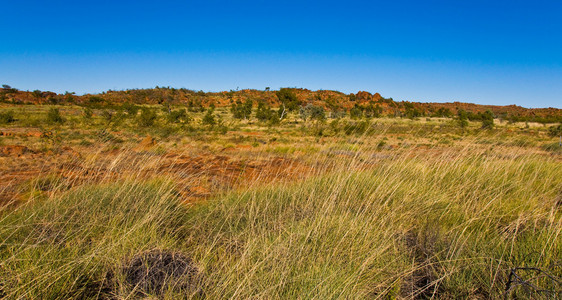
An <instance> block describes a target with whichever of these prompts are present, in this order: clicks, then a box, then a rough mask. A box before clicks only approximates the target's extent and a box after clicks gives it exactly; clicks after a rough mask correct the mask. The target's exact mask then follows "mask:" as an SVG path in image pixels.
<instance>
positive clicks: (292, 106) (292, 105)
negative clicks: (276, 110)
mask: <svg viewBox="0 0 562 300" xmlns="http://www.w3.org/2000/svg"><path fill="white" fill-rule="evenodd" d="M275 94H276V95H277V98H278V99H279V103H281V105H282V106H283V107H284V108H285V109H286V110H288V111H296V110H297V109H298V108H299V105H300V104H301V103H300V101H299V100H298V99H297V95H295V93H294V92H293V90H291V89H289V88H282V89H280V90H279V91H277V92H276V93H275Z"/></svg>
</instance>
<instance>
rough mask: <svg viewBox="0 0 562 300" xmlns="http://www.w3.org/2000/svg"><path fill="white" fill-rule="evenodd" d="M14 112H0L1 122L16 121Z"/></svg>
mask: <svg viewBox="0 0 562 300" xmlns="http://www.w3.org/2000/svg"><path fill="white" fill-rule="evenodd" d="M15 121H16V119H15V117H14V112H13V111H11V110H9V111H7V112H2V113H0V124H10V123H13V122H15Z"/></svg>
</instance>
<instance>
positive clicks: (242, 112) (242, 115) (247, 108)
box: [230, 99, 254, 119]
mask: <svg viewBox="0 0 562 300" xmlns="http://www.w3.org/2000/svg"><path fill="white" fill-rule="evenodd" d="M253 105H254V101H252V100H251V99H248V100H246V101H245V102H244V103H242V101H240V100H236V102H235V103H232V106H231V107H230V112H231V113H232V116H233V117H234V118H236V119H249V118H250V116H251V114H252V106H253Z"/></svg>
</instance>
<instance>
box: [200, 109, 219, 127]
mask: <svg viewBox="0 0 562 300" xmlns="http://www.w3.org/2000/svg"><path fill="white" fill-rule="evenodd" d="M214 111H215V110H214V109H213V108H209V109H208V110H207V113H206V114H205V115H204V116H203V119H202V120H201V123H202V124H203V125H208V126H211V127H212V126H215V125H216V124H217V120H216V119H215V115H214Z"/></svg>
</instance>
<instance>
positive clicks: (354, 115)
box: [349, 104, 363, 119]
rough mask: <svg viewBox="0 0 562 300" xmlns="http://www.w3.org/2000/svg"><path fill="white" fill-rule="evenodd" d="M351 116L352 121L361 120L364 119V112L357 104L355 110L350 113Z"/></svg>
mask: <svg viewBox="0 0 562 300" xmlns="http://www.w3.org/2000/svg"><path fill="white" fill-rule="evenodd" d="M349 116H350V117H351V118H352V119H361V118H362V117H363V110H362V109H361V107H360V106H359V105H357V104H355V105H354V106H353V108H352V109H351V110H350V111H349Z"/></svg>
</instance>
